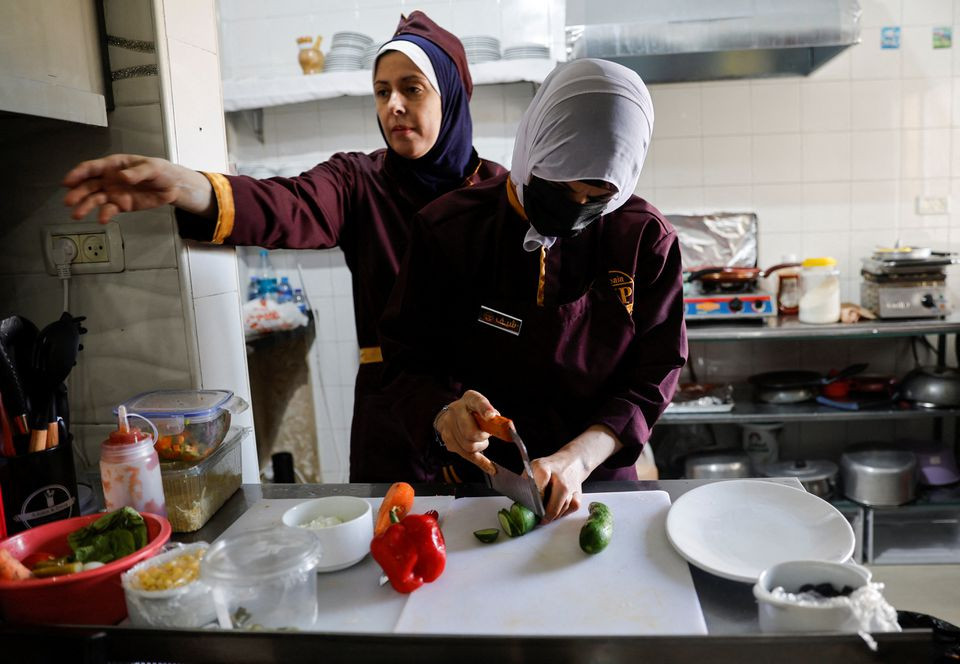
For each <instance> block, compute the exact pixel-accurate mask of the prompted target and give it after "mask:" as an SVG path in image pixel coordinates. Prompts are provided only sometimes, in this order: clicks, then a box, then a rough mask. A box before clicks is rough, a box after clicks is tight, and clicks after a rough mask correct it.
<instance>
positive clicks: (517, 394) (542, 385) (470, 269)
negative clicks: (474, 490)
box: [381, 60, 687, 521]
mask: <svg viewBox="0 0 960 664" xmlns="http://www.w3.org/2000/svg"><path fill="white" fill-rule="evenodd" d="M652 131H653V104H652V102H651V100H650V96H649V93H648V92H647V89H646V86H644V84H643V81H641V80H640V77H639V76H637V74H636V73H634V72H632V71H630V70H628V69H626V68H624V67H622V66H620V65H617V64H613V63H610V62H606V61H603V60H576V61H573V62H570V63H568V64H564V65H560V66H558V67H557V69H555V70H554V71H553V72H552V73H551V74H550V75H549V76H548V77H547V78H546V80H545V81H544V83H543V85H542V86H541V88H540V90H539V91H538V92H537V94H536V96H535V97H534V99H533V102H532V103H531V105H530V108H529V109H527V112H526V113H525V114H524V116H523V119H522V120H521V122H520V127H519V129H518V132H517V140H516V145H515V147H514V153H513V165H512V170H511V172H510V174H509V176H507V175H503V176H499V177H496V178H492V179H490V180H488V181H487V182H484V183H482V184H480V185H477V186H475V187H471V188H468V189H462V190H459V191H457V192H454V193H451V194H448V195H446V196H444V197H442V198H440V199H438V200H437V201H435V202H434V203H432V204H431V205H429V206H427V207H426V208H424V209H423V210H422V211H421V213H420V215H419V219H418V220H417V223H415V224H414V232H413V236H412V238H411V243H410V246H409V250H408V253H407V256H406V258H405V260H404V263H403V265H402V267H401V271H400V275H399V278H398V282H397V285H396V287H395V288H394V290H393V294H392V296H391V300H390V303H389V304H388V306H387V310H386V314H385V316H384V319H383V320H382V322H381V336H382V338H383V340H384V354H385V356H386V360H387V363H388V366H387V373H388V376H390V377H392V379H393V382H392V385H391V387H390V390H391V392H392V394H393V395H394V398H395V406H394V409H395V411H396V413H397V416H398V417H400V418H402V419H403V420H404V421H405V422H406V424H407V427H408V429H409V430H410V432H411V433H412V440H413V441H414V446H415V449H414V450H412V453H413V454H415V455H417V458H418V460H419V461H420V462H421V463H420V465H421V466H422V467H426V468H433V469H435V471H434V473H433V476H428V477H422V478H416V479H421V480H438V479H443V480H445V481H450V482H459V481H468V480H476V479H479V478H480V477H481V475H480V473H479V469H483V470H484V471H486V472H491V471H492V465H491V463H490V459H494V460H496V461H497V462H498V463H501V465H505V466H507V467H510V466H514V467H515V468H516V464H515V463H512V462H511V460H512V459H515V458H516V457H517V453H516V451H515V450H514V451H512V453H511V449H510V446H508V445H505V444H503V443H493V444H490V441H489V440H488V438H489V436H488V434H486V433H484V432H483V431H482V430H481V429H480V427H479V426H478V425H477V422H476V421H475V418H481V419H488V418H490V417H493V416H494V415H497V414H499V413H502V414H503V415H505V416H507V417H509V418H511V419H512V420H513V421H514V423H515V424H516V427H517V430H518V432H519V434H520V436H522V438H523V440H524V442H525V443H526V446H527V450H528V452H529V455H530V457H531V458H532V459H533V462H532V470H533V474H534V479H535V481H536V483H537V485H538V487H539V489H540V490H541V491H544V492H548V494H549V495H548V499H547V501H546V519H545V520H547V521H549V520H551V519H555V518H557V517H560V516H563V515H564V514H568V513H570V512H574V511H576V510H577V509H579V507H580V500H581V498H580V494H581V490H582V484H583V482H584V481H586V480H587V479H590V480H629V479H636V471H635V468H634V464H635V462H636V460H637V457H638V455H639V454H640V451H641V449H642V447H643V445H644V444H645V443H646V441H647V439H648V438H649V436H650V430H651V428H652V427H653V424H654V422H656V420H657V418H658V417H659V416H660V415H661V413H662V412H663V410H664V409H665V408H666V406H667V404H668V403H669V402H670V399H671V397H672V396H673V393H674V391H675V389H676V385H677V379H678V377H679V374H680V369H681V367H682V366H683V364H684V362H685V360H686V355H687V343H686V334H685V331H684V326H683V302H682V285H681V266H680V251H679V245H678V243H677V238H676V232H675V231H674V230H673V228H672V227H671V226H670V225H669V224H668V223H667V222H666V221H665V220H664V218H663V216H662V215H661V214H660V212H659V211H658V210H657V209H656V208H654V207H653V206H652V205H650V204H649V203H647V202H646V201H644V200H643V199H641V198H639V197H638V196H635V195H634V194H633V191H634V189H635V188H636V185H637V181H638V179H639V176H640V170H641V168H642V166H643V161H644V158H645V156H646V153H647V148H648V146H649V143H650V138H651V135H652ZM444 448H445V449H444ZM488 457H489V458H488ZM468 462H469V463H468Z"/></svg>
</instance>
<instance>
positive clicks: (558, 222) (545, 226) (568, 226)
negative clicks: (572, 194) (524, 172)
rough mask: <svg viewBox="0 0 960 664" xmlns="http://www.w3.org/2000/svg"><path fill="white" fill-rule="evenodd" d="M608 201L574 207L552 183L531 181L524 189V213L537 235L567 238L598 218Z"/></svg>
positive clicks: (562, 191) (565, 195)
mask: <svg viewBox="0 0 960 664" xmlns="http://www.w3.org/2000/svg"><path fill="white" fill-rule="evenodd" d="M608 202H609V201H597V202H589V203H577V202H576V201H571V200H570V199H569V198H568V196H567V192H565V191H564V189H563V188H561V187H558V186H557V185H556V184H555V183H553V182H549V181H547V180H541V179H540V178H538V177H531V178H530V184H525V185H523V209H524V211H525V212H526V213H527V218H528V219H529V220H530V223H531V224H532V225H533V227H534V228H535V229H536V231H537V232H538V233H540V235H543V236H545V237H561V238H569V237H574V236H576V235H579V234H580V232H581V231H582V230H583V229H585V228H586V227H587V226H589V225H590V224H592V223H593V222H594V221H596V220H597V219H599V218H600V216H601V215H602V214H603V210H604V208H606V207H607V203H608Z"/></svg>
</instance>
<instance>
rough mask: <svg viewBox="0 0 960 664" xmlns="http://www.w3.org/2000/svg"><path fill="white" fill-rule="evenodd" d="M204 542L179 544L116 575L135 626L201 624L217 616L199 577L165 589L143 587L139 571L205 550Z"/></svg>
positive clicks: (194, 625)
mask: <svg viewBox="0 0 960 664" xmlns="http://www.w3.org/2000/svg"><path fill="white" fill-rule="evenodd" d="M208 548H209V545H208V544H207V543H206V542H195V543H193V544H187V545H184V546H179V547H178V548H175V549H173V550H171V551H167V552H166V553H161V554H160V555H158V556H155V557H153V558H149V559H147V560H145V561H143V562H142V563H139V564H137V565H135V566H134V567H132V568H130V569H129V570H127V571H126V572H124V574H123V576H122V577H120V583H121V585H122V586H123V593H124V596H125V598H126V600H127V615H129V616H130V622H131V623H132V624H133V625H135V626H137V627H194V628H196V627H203V626H204V625H206V624H208V623H211V622H213V621H214V620H216V618H217V614H216V610H215V609H214V606H213V597H212V596H211V594H210V587H209V586H208V585H207V584H206V583H204V582H203V581H202V580H201V579H200V578H199V577H197V578H196V579H195V580H193V581H190V582H189V583H186V584H184V585H180V586H177V587H174V588H169V589H165V590H146V589H145V588H144V587H143V585H142V584H141V578H142V577H141V572H144V571H147V570H150V569H152V568H156V567H160V566H164V565H167V564H169V563H174V562H175V561H176V560H177V559H178V558H181V557H183V556H192V555H194V554H196V553H197V552H206V550H207V549H208Z"/></svg>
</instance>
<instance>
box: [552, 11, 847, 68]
mask: <svg viewBox="0 0 960 664" xmlns="http://www.w3.org/2000/svg"><path fill="white" fill-rule="evenodd" d="M566 32H567V58H568V59H570V60H574V59H577V58H603V59H606V60H612V61H613V62H619V63H620V64H622V65H626V66H627V67H630V68H631V69H633V70H635V71H637V72H638V73H639V74H640V76H641V77H643V80H644V81H646V82H647V83H669V82H678V81H708V80H717V79H731V78H759V77H770V76H805V75H807V74H809V73H810V72H812V71H814V70H815V69H817V68H818V67H820V66H821V65H823V64H824V63H825V62H827V61H828V60H830V59H831V58H833V57H834V56H836V55H837V54H838V53H840V52H841V51H843V50H844V49H846V48H848V47H850V46H852V45H854V44H857V43H859V41H860V4H859V2H858V1H857V0H637V1H634V2H629V1H628V2H624V1H623V0H567V13H566Z"/></svg>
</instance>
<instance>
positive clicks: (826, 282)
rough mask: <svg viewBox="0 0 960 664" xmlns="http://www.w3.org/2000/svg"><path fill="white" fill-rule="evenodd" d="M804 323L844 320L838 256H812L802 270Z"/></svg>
mask: <svg viewBox="0 0 960 664" xmlns="http://www.w3.org/2000/svg"><path fill="white" fill-rule="evenodd" d="M799 320H800V322H801V323H813V324H818V325H822V324H826V323H836V322H837V321H839V320H840V270H838V269H837V261H836V259H835V258H829V257H824V258H808V259H806V260H805V261H803V268H802V269H801V270H800V311H799Z"/></svg>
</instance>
